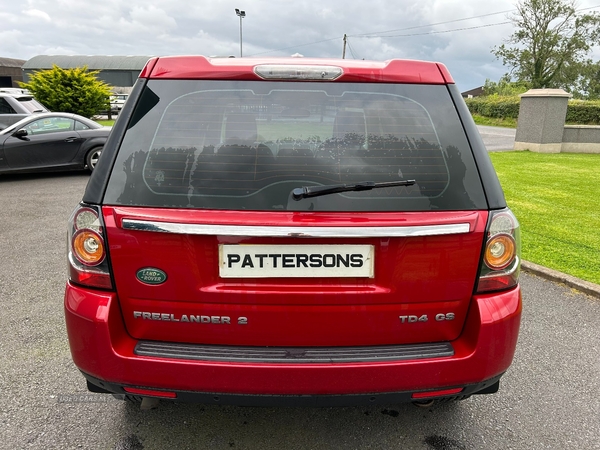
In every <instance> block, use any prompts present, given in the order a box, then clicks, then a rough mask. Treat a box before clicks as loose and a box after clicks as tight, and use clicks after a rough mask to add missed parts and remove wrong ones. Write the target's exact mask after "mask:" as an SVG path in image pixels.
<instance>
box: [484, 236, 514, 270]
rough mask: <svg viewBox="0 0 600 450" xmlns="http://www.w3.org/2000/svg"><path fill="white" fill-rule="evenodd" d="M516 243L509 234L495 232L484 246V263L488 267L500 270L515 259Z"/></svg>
mask: <svg viewBox="0 0 600 450" xmlns="http://www.w3.org/2000/svg"><path fill="white" fill-rule="evenodd" d="M515 256H516V243H515V240H514V238H513V237H512V236H511V235H510V234H505V233H501V234H496V235H494V236H492V238H491V239H490V240H489V241H488V243H487V245H486V247H485V256H484V259H485V263H486V265H487V266H488V267H489V268H490V269H494V270H501V269H504V268H506V267H508V266H509V265H510V264H511V263H512V262H513V261H514V259H515Z"/></svg>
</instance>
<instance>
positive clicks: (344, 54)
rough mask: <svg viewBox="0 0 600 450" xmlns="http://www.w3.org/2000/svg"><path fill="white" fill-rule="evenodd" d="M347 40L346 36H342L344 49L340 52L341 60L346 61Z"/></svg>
mask: <svg viewBox="0 0 600 450" xmlns="http://www.w3.org/2000/svg"><path fill="white" fill-rule="evenodd" d="M347 41H348V39H347V38H346V34H344V49H343V50H342V59H346V42H347Z"/></svg>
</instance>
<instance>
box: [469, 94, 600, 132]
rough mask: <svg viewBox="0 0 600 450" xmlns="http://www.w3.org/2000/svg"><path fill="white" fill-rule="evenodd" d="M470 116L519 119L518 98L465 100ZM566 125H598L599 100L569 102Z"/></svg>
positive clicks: (490, 97) (516, 96) (599, 116)
mask: <svg viewBox="0 0 600 450" xmlns="http://www.w3.org/2000/svg"><path fill="white" fill-rule="evenodd" d="M465 102H466V103H467V107H468V108H469V111H471V114H478V115H480V116H484V117H490V118H499V119H506V118H511V119H517V118H518V117H519V104H520V98H519V96H518V95H515V96H510V97H502V96H499V95H489V96H487V97H475V98H468V99H465ZM566 121H567V122H568V123H575V124H578V125H600V100H594V101H590V100H570V101H569V106H568V107H567V119H566Z"/></svg>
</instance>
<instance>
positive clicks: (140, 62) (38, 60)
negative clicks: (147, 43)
mask: <svg viewBox="0 0 600 450" xmlns="http://www.w3.org/2000/svg"><path fill="white" fill-rule="evenodd" d="M150 58H152V56H99V55H96V56H84V55H38V56H34V57H33V58H31V59H30V60H28V61H27V62H26V63H25V64H23V69H26V70H27V69H28V70H37V69H40V70H45V69H52V66H53V65H57V66H58V67H60V68H62V69H74V68H76V67H83V66H87V68H88V69H90V70H138V71H140V70H142V69H143V68H144V66H145V65H146V62H148V60H149V59H150Z"/></svg>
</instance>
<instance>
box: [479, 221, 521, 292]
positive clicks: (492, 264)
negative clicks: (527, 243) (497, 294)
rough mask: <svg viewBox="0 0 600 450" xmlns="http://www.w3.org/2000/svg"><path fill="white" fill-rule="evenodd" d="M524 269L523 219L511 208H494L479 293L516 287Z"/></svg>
mask: <svg viewBox="0 0 600 450" xmlns="http://www.w3.org/2000/svg"><path fill="white" fill-rule="evenodd" d="M520 268H521V237H520V232H519V222H518V221H517V218H516V217H515V216H514V214H513V213H512V212H511V211H510V210H509V209H504V210H501V211H493V212H492V213H491V214H490V219H489V223H488V227H487V232H486V242H485V247H484V249H483V257H482V261H481V267H480V270H479V282H478V285H477V292H478V293H482V292H490V291H500V290H504V289H510V288H512V287H514V286H516V285H517V283H518V281H519V272H520Z"/></svg>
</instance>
